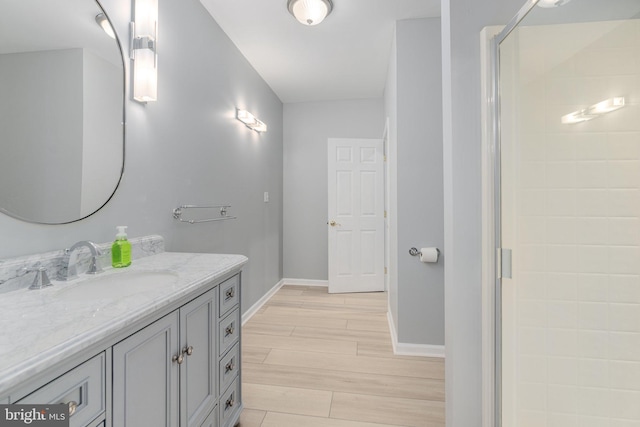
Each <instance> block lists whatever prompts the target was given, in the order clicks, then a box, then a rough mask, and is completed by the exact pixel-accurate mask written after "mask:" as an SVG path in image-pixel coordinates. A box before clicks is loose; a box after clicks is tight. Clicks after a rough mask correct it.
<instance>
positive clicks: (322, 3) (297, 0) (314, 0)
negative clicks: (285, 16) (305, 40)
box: [287, 0, 333, 26]
mask: <svg viewBox="0 0 640 427" xmlns="http://www.w3.org/2000/svg"><path fill="white" fill-rule="evenodd" d="M287 8H288V9H289V13H291V14H292V15H293V16H294V17H295V18H296V19H297V20H298V21H299V22H300V23H301V24H304V25H309V26H311V25H318V24H319V23H321V22H322V21H323V20H324V18H326V17H327V15H329V14H330V13H331V11H332V10H333V3H332V2H331V0H289V1H288V2H287Z"/></svg>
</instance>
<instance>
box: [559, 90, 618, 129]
mask: <svg viewBox="0 0 640 427" xmlns="http://www.w3.org/2000/svg"><path fill="white" fill-rule="evenodd" d="M624 106H625V100H624V97H622V96H618V97H615V98H609V99H605V100H604V101H602V102H598V103H597V104H593V105H592V106H590V107H587V108H583V109H582V110H579V111H574V112H573V113H570V114H567V115H566V116H562V118H561V121H562V123H563V124H565V125H570V124H575V123H580V122H586V121H587V120H591V119H595V118H596V117H600V116H601V115H603V114H607V113H610V112H612V111H615V110H618V109H620V108H622V107H624Z"/></svg>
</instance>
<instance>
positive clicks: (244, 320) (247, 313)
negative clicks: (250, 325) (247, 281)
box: [242, 280, 284, 326]
mask: <svg viewBox="0 0 640 427" xmlns="http://www.w3.org/2000/svg"><path fill="white" fill-rule="evenodd" d="M282 285H284V280H280V281H279V282H278V283H276V285H275V286H274V287H273V288H271V289H269V291H268V292H267V293H266V294H264V295H263V296H262V298H260V299H259V300H258V301H256V303H255V304H253V305H252V306H251V307H249V309H248V310H247V311H245V312H244V314H243V315H242V325H243V326H244V324H245V323H247V322H248V321H249V319H251V318H252V317H253V316H254V315H255V314H256V313H257V312H258V310H260V308H262V306H263V305H265V303H266V302H267V301H269V298H271V297H272V296H273V295H274V294H275V293H276V292H278V290H279V289H280V288H281V287H282Z"/></svg>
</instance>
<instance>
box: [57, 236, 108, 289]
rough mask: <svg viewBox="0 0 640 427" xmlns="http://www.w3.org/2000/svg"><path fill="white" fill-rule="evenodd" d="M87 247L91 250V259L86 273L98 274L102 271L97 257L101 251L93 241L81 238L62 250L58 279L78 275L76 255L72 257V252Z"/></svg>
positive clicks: (69, 278)
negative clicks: (62, 255)
mask: <svg viewBox="0 0 640 427" xmlns="http://www.w3.org/2000/svg"><path fill="white" fill-rule="evenodd" d="M83 246H84V247H87V248H89V251H90V252H91V260H90V263H89V269H88V270H87V274H98V273H102V267H101V266H100V261H99V260H98V257H99V256H100V255H102V251H101V250H100V249H99V248H98V247H97V246H96V244H95V243H93V242H90V241H88V240H82V241H80V242H78V243H76V244H74V245H73V246H71V247H70V248H69V249H65V250H64V257H63V258H62V268H61V269H60V271H59V274H58V280H72V279H75V278H76V277H78V270H77V268H76V261H77V259H78V256H77V255H76V256H75V258H73V257H72V256H73V252H74V251H75V250H76V249H78V248H81V247H83Z"/></svg>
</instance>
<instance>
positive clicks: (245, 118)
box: [236, 108, 267, 133]
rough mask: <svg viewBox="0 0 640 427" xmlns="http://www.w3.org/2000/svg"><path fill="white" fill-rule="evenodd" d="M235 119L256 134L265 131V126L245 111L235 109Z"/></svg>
mask: <svg viewBox="0 0 640 427" xmlns="http://www.w3.org/2000/svg"><path fill="white" fill-rule="evenodd" d="M236 119H238V120H240V121H241V122H242V123H244V125H245V126H246V127H248V128H249V129H251V130H255V131H256V132H258V133H261V132H266V131H267V125H266V124H265V123H264V122H262V121H260V120H258V119H257V118H256V116H254V115H253V114H251V113H250V112H248V111H247V110H241V109H239V108H236Z"/></svg>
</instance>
